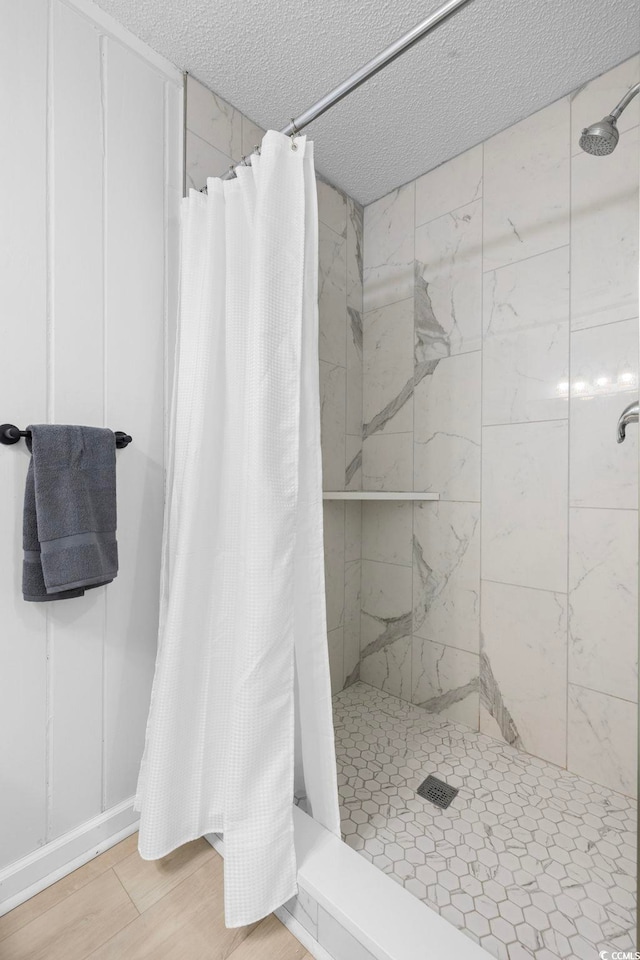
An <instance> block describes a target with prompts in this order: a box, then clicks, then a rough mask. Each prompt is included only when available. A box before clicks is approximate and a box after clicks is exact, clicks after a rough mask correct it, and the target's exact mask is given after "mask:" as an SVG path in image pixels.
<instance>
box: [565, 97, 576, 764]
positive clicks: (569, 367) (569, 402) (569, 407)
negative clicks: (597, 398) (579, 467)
mask: <svg viewBox="0 0 640 960" xmlns="http://www.w3.org/2000/svg"><path fill="white" fill-rule="evenodd" d="M572 120H573V99H570V100H569V164H568V166H569V171H568V177H569V203H568V214H569V291H568V292H569V333H568V341H569V342H568V349H567V371H568V374H569V377H568V379H569V393H568V396H567V536H566V544H567V547H566V549H567V557H566V560H567V609H566V614H565V643H566V649H565V671H566V672H565V677H566V681H565V706H564V711H565V712H564V766H565V767H568V765H569V672H570V657H569V649H570V629H569V621H570V615H571V604H570V602H569V596H570V594H569V589H570V585H571V577H570V557H571V411H572V407H573V400H574V398H573V397H572V395H571V381H572V377H573V370H572V363H571V339H572V338H571V328H572V319H573V317H572V309H573V303H572V296H571V288H572V269H571V268H572V261H573V257H572V247H573V220H572V215H571V210H572V207H573V179H572V170H573V163H572V161H571V131H572V129H573V123H572Z"/></svg>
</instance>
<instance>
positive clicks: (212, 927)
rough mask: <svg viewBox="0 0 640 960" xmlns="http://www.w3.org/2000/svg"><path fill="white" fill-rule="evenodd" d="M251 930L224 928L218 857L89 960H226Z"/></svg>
mask: <svg viewBox="0 0 640 960" xmlns="http://www.w3.org/2000/svg"><path fill="white" fill-rule="evenodd" d="M254 928H255V925H254V926H252V927H240V928H238V929H233V930H228V929H227V928H226V927H225V925H224V898H223V862H222V859H221V858H220V857H219V856H217V855H216V856H212V857H207V859H206V861H205V862H204V863H203V864H202V866H200V867H199V869H197V870H195V872H193V873H191V874H190V875H189V876H187V877H186V878H185V879H184V880H183V881H182V883H179V884H178V885H177V886H174V888H173V889H172V890H170V891H169V892H168V893H166V894H165V896H164V897H162V899H160V900H158V901H157V902H156V903H155V904H153V905H152V906H150V907H149V908H148V909H147V910H145V912H144V913H142V914H141V915H140V916H139V917H138V918H137V920H134V921H133V923H130V924H129V926H127V927H126V928H125V929H123V930H121V931H120V932H119V933H118V934H117V935H116V936H115V937H113V938H112V939H111V940H109V942H108V943H103V945H101V946H100V947H99V949H97V950H96V951H95V952H94V953H92V954H91V955H90V960H125V958H126V960H227V958H228V957H229V956H230V955H231V954H232V953H233V951H234V949H235V948H236V947H237V946H238V944H240V943H241V942H242V940H244V938H245V937H247V936H248V935H249V934H250V933H251V931H252V930H253V929H254ZM3 960H4V958H3ZM11 960H13V958H11ZM255 960H258V957H257V956H256V957H255Z"/></svg>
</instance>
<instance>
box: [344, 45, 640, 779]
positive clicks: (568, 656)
mask: <svg viewBox="0 0 640 960" xmlns="http://www.w3.org/2000/svg"><path fill="white" fill-rule="evenodd" d="M638 79H640V58H638V57H634V58H632V59H631V60H629V61H627V62H625V63H623V64H621V65H620V66H619V67H617V68H615V69H614V70H611V71H610V72H609V73H607V74H605V75H604V76H602V77H598V78H596V79H595V80H593V81H592V82H590V83H588V84H586V85H585V86H583V87H581V88H580V89H579V90H577V91H575V92H574V93H573V94H572V95H570V96H568V97H565V98H563V99H562V100H560V101H558V102H557V103H554V104H551V105H550V106H549V107H547V108H546V109H544V110H542V111H540V112H539V113H537V114H534V115H533V116H530V117H527V118H526V119H524V120H522V121H521V122H520V123H518V124H516V125H515V126H513V127H511V128H509V129H508V130H505V131H503V132H502V133H500V134H498V135H497V136H495V137H493V138H491V139H490V140H488V141H486V142H485V143H483V144H480V145H479V146H477V147H475V148H474V149H472V150H469V151H468V152H467V153H465V154H463V155H461V156H459V157H456V158H454V159H453V160H451V161H449V162H448V163H446V164H444V165H443V166H441V167H439V168H437V169H436V170H434V171H432V172H430V173H428V174H426V175H425V176H423V177H421V178H420V179H418V180H416V181H414V182H413V183H409V184H406V185H405V186H403V187H401V188H399V189H397V190H395V191H393V192H392V193H391V194H389V195H388V196H386V197H383V198H381V199H380V200H377V201H376V202H375V203H372V204H370V205H369V206H368V207H366V208H365V211H364V261H363V277H364V314H363V320H362V351H363V390H362V403H363V407H362V415H363V429H362V438H363V439H362V485H363V487H364V489H374V490H376V489H377V490H412V489H413V490H428V491H435V492H438V493H439V494H440V500H439V501H437V502H429V501H423V502H421V503H416V504H415V505H413V504H411V503H406V502H404V503H403V502H397V503H388V502H378V503H375V502H365V503H364V504H363V510H362V540H361V543H362V550H361V558H362V559H361V563H362V578H361V606H362V614H361V637H360V665H359V676H360V679H362V680H364V681H365V682H367V683H370V684H373V685H374V686H377V687H379V688H381V689H382V690H385V691H387V692H388V693H390V694H393V695H395V696H399V697H401V698H403V699H405V700H410V701H412V702H413V703H415V704H419V705H422V706H423V707H424V708H425V709H426V710H428V711H431V712H433V713H438V714H440V715H442V716H444V717H447V718H451V719H453V720H456V721H460V722H462V723H465V724H467V725H468V726H470V727H472V728H473V729H476V730H477V729H480V730H482V731H483V732H485V733H488V734H490V735H492V736H496V737H499V738H501V739H504V740H506V741H507V742H509V743H510V744H512V745H515V746H517V747H519V748H521V749H522V750H525V751H527V752H529V753H532V754H534V755H536V756H538V757H540V758H542V759H544V760H548V761H550V762H552V763H555V764H558V765H559V766H562V767H567V768H568V769H569V770H571V771H573V772H575V773H576V774H578V775H580V776H583V777H586V778H587V779H591V780H593V781H596V782H598V783H604V784H607V785H609V786H610V787H611V788H612V789H613V790H616V791H619V792H622V793H626V794H633V793H634V790H635V756H636V740H635V729H636V713H637V623H638V615H637V542H638V476H637V464H638V447H637V442H638V436H637V434H638V431H637V429H636V428H634V427H632V428H631V429H630V431H629V434H628V440H627V442H626V443H624V444H622V445H618V444H616V442H615V425H616V420H617V417H618V415H619V414H620V412H621V410H622V409H623V407H624V406H626V404H627V403H629V402H630V401H631V400H632V399H634V398H636V397H637V395H638V180H639V147H638V143H639V138H638V132H639V127H638V124H639V122H640V102H639V101H638V100H636V101H635V102H634V103H633V104H632V107H630V108H629V110H628V111H627V112H626V113H625V114H624V115H623V117H622V120H621V124H620V129H621V132H622V135H621V138H620V143H619V145H618V148H617V149H616V151H615V153H613V154H612V155H611V156H609V157H607V158H596V157H590V156H587V155H586V154H584V153H582V152H581V151H580V148H579V146H578V137H579V133H580V130H581V129H582V127H583V126H585V125H586V124H588V123H590V122H593V120H594V118H596V119H597V118H598V117H599V116H601V115H603V114H605V113H607V112H608V111H609V110H610V109H611V107H612V105H614V104H615V103H616V102H617V99H619V97H621V96H622V94H623V93H624V92H625V91H626V90H627V89H628V88H629V87H630V86H632V85H633V84H634V83H636V82H637V81H638Z"/></svg>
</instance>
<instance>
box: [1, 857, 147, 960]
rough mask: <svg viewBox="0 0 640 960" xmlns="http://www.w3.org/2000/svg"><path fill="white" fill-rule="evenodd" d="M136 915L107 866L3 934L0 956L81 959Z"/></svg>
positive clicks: (23, 959) (7, 959)
mask: <svg viewBox="0 0 640 960" xmlns="http://www.w3.org/2000/svg"><path fill="white" fill-rule="evenodd" d="M136 917H138V911H137V910H136V908H135V907H134V906H133V904H132V903H131V900H130V899H129V897H128V896H127V894H126V891H125V889H124V887H123V886H122V884H121V883H120V881H119V880H118V878H117V877H116V875H115V873H114V872H113V870H111V869H109V870H107V871H105V872H104V873H103V874H101V875H100V876H99V877H97V878H96V879H95V880H92V881H91V882H90V883H86V884H83V886H82V887H80V889H79V890H76V891H75V893H72V894H71V896H68V897H65V899H64V900H62V901H60V902H59V903H57V904H56V905H55V906H54V907H52V908H51V909H50V910H47V911H46V912H45V913H42V914H41V915H40V916H38V917H36V918H35V919H33V920H31V921H30V922H29V923H27V924H26V925H24V926H22V927H21V928H20V929H19V930H16V931H15V932H14V933H12V934H10V935H9V936H8V937H5V939H4V940H3V941H2V944H1V945H0V957H2V960H85V957H87V955H88V954H89V952H90V951H91V950H95V948H96V946H99V945H100V944H102V943H105V942H106V941H107V940H109V939H110V938H111V937H113V936H114V934H116V933H117V932H118V931H119V930H121V929H122V928H123V927H126V925H127V924H128V923H131V921H132V920H134V919H135V918H136Z"/></svg>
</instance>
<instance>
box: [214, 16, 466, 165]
mask: <svg viewBox="0 0 640 960" xmlns="http://www.w3.org/2000/svg"><path fill="white" fill-rule="evenodd" d="M466 3H469V0H447V2H446V3H443V5H442V6H441V7H439V8H438V9H437V10H434V12H433V13H430V14H429V16H428V17H427V18H426V19H425V20H422V22H421V23H418V24H417V25H416V26H415V27H414V28H413V30H409V32H408V33H405V34H404V35H403V36H402V37H400V38H399V39H398V40H396V41H395V42H394V43H392V44H390V45H389V46H388V47H385V49H384V50H382V51H381V52H380V53H379V54H378V55H377V56H376V57H374V58H373V60H369V62H368V63H365V64H364V66H362V67H360V69H359V70H356V72H355V73H353V74H352V75H351V76H350V77H347V79H346V80H343V81H342V83H340V84H338V86H337V87H334V89H333V90H330V91H329V93H326V94H325V95H324V97H321V98H320V100H318V101H316V103H314V104H313V106H311V107H309V108H308V109H307V110H305V111H304V113H301V114H300V116H298V117H294V118H293V119H292V120H291V122H290V123H288V124H287V125H286V127H284V128H283V129H282V130H281V131H280V133H284V134H285V135H286V136H288V137H290V136H292V135H295V134H296V133H300V131H301V130H302V129H303V128H304V127H306V126H307V125H308V124H309V123H311V121H312V120H316V119H317V118H318V117H319V116H321V115H322V114H323V113H325V112H326V111H327V110H330V109H331V107H334V106H335V105H336V103H339V102H340V101H341V100H343V99H344V97H346V96H348V95H349V94H350V93H351V92H352V91H353V90H356V89H357V88H358V87H359V86H361V84H363V83H364V82H365V81H366V80H368V79H369V78H370V77H373V76H374V75H375V74H376V73H378V72H379V71H380V70H383V69H384V68H385V67H386V66H388V64H390V63H392V62H393V61H394V60H396V59H397V58H398V57H400V56H402V54H403V53H405V51H406V50H409V48H410V47H412V46H413V45H414V44H416V43H417V42H418V41H419V40H422V38H423V37H426V35H427V34H428V33H430V32H431V31H432V30H433V29H435V27H437V26H438V25H439V24H441V23H442V22H443V20H446V19H447V17H450V16H451V14H452V13H455V12H456V11H457V10H459V9H460V7H463V6H464V5H465V4H466ZM241 162H245V158H244V157H243V158H242V161H241ZM236 166H238V164H234V165H233V166H231V167H230V168H229V170H228V171H227V172H226V173H225V174H224V175H223V176H222V179H223V180H230V179H231V178H232V177H235V168H236Z"/></svg>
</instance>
